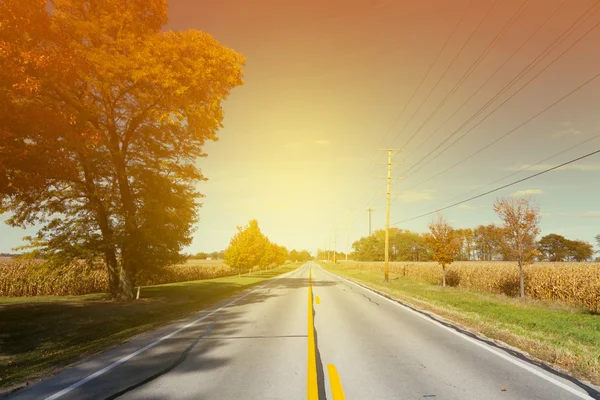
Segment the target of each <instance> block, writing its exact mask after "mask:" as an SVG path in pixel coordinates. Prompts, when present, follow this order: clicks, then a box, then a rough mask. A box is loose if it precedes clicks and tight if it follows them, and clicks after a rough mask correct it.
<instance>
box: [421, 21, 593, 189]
mask: <svg viewBox="0 0 600 400" xmlns="http://www.w3.org/2000/svg"><path fill="white" fill-rule="evenodd" d="M599 24H600V23H599ZM598 77H600V73H597V74H596V75H594V76H593V77H591V78H590V79H588V80H587V81H585V82H584V83H582V84H581V85H579V86H578V87H576V88H575V89H573V90H571V91H570V92H569V93H567V94H565V95H564V96H562V97H561V98H560V99H558V100H556V101H555V102H554V103H552V104H550V105H549V106H547V107H546V108H544V109H543V110H542V111H540V112H538V113H537V114H535V115H534V116H532V117H531V118H529V119H526V120H525V121H523V122H521V123H520V124H519V125H517V126H516V127H514V128H513V129H511V130H509V131H508V132H506V133H505V134H504V135H502V136H500V137H499V138H496V139H495V140H493V141H492V142H490V143H488V144H487V145H485V146H483V147H482V148H480V149H479V150H477V151H476V152H474V153H471V154H470V155H468V156H467V157H465V158H463V159H462V160H460V161H459V162H457V163H455V164H453V165H451V166H450V167H448V168H446V169H444V170H442V171H440V172H438V173H437V174H435V175H433V176H430V177H429V178H427V179H425V180H423V181H420V182H419V183H417V184H416V185H413V186H412V187H411V189H413V188H415V187H417V186H420V185H422V184H424V183H426V182H429V181H431V180H432V179H435V178H437V177H438V176H440V175H442V174H445V173H446V172H448V171H450V170H451V169H453V168H455V167H457V166H459V165H460V164H462V163H464V162H465V161H467V160H469V159H471V158H473V157H475V156H476V155H477V154H479V153H481V152H482V151H484V150H486V149H488V148H490V147H491V146H493V145H494V144H496V143H498V142H499V141H500V140H502V139H504V138H505V137H507V136H508V135H510V134H512V133H513V132H515V131H517V130H519V129H520V128H522V127H523V126H525V125H526V124H528V123H529V122H531V121H533V120H534V119H535V118H537V117H539V116H540V115H542V114H543V113H545V112H546V111H548V110H550V109H551V108H552V107H554V106H555V105H557V104H559V103H560V102H562V101H563V100H564V99H566V98H567V97H569V96H571V95H572V94H573V93H575V92H577V91H578V90H580V89H581V88H583V87H584V86H586V85H588V84H589V83H591V82H592V81H594V80H595V79H597V78H598ZM454 143H456V142H454ZM432 160H433V159H432ZM425 165H427V164H423V166H425ZM415 172H416V171H415Z"/></svg>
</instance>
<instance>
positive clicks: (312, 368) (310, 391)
mask: <svg viewBox="0 0 600 400" xmlns="http://www.w3.org/2000/svg"><path fill="white" fill-rule="evenodd" d="M314 329H315V328H314V320H313V294H312V278H311V267H309V269H308V379H307V381H308V386H307V390H306V398H307V400H319V386H318V382H317V357H316V354H317V349H316V347H315V330H314Z"/></svg>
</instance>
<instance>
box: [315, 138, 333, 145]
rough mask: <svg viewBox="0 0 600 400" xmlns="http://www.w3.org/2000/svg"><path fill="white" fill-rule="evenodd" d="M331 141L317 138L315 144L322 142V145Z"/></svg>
mask: <svg viewBox="0 0 600 400" xmlns="http://www.w3.org/2000/svg"><path fill="white" fill-rule="evenodd" d="M329 143H331V142H330V141H329V140H323V139H320V140H315V144H320V145H328V144H329Z"/></svg>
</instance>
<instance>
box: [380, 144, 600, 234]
mask: <svg viewBox="0 0 600 400" xmlns="http://www.w3.org/2000/svg"><path fill="white" fill-rule="evenodd" d="M598 153H600V150H596V151H593V152H591V153H588V154H585V155H583V156H581V157H577V158H575V159H573V160H570V161H567V162H564V163H562V164H559V165H556V166H554V167H552V168H548V169H545V170H543V171H540V172H538V173H536V174H533V175H529V176H527V177H525V178H522V179H519V180H517V181H514V182H510V183H507V184H506V185H502V186H500V187H497V188H495V189H492V190H488V191H487V192H485V193H481V194H478V195H477V196H473V197H469V198H468V199H466V200H462V201H459V202H456V203H454V204H451V205H449V206H446V207H442V208H439V209H437V210H435V211H431V212H428V213H425V214H421V215H418V216H416V217H412V218H409V219H405V220H404V221H399V222H394V223H393V224H391V225H398V224H403V223H405V222H409V221H414V220H415V219H419V218H423V217H426V216H428V215H432V214H435V213H438V212H440V211H444V210H447V209H449V208H452V207H456V206H458V205H460V204H463V203H466V202H468V201H471V200H475V199H478V198H480V197H483V196H487V195H488V194H491V193H494V192H497V191H499V190H502V189H506V188H507V187H510V186H514V185H516V184H518V183H521V182H525V181H527V180H529V179H532V178H535V177H537V176H540V175H543V174H546V173H548V172H550V171H554V170H555V169H558V168H561V167H564V166H565V165H569V164H572V163H574V162H577V161H580V160H583V159H584V158H587V157H591V156H593V155H595V154H598Z"/></svg>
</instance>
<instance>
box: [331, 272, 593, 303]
mask: <svg viewBox="0 0 600 400" xmlns="http://www.w3.org/2000/svg"><path fill="white" fill-rule="evenodd" d="M341 266H342V267H344V268H350V269H367V270H377V271H381V272H382V273H383V268H384V266H383V263H382V262H373V263H369V262H348V263H341ZM447 270H448V272H447V284H448V285H450V286H458V287H463V288H465V289H472V290H480V291H487V292H491V293H500V294H505V295H507V296H516V295H518V293H519V267H518V266H517V265H516V263H512V262H496V261H485V262H483V261H470V262H455V263H453V264H452V265H450V266H449V267H447ZM524 270H525V294H526V295H527V296H528V297H530V298H533V299H540V300H552V301H560V302H564V303H567V304H572V305H576V306H582V307H585V308H586V309H588V310H590V311H593V312H600V263H535V264H533V265H527V266H525V268H524ZM390 273H391V274H392V275H395V276H406V277H408V278H411V279H415V280H419V281H423V282H427V283H431V284H441V282H442V269H441V267H440V266H439V265H438V264H437V263H435V262H420V263H414V262H394V263H390Z"/></svg>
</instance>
